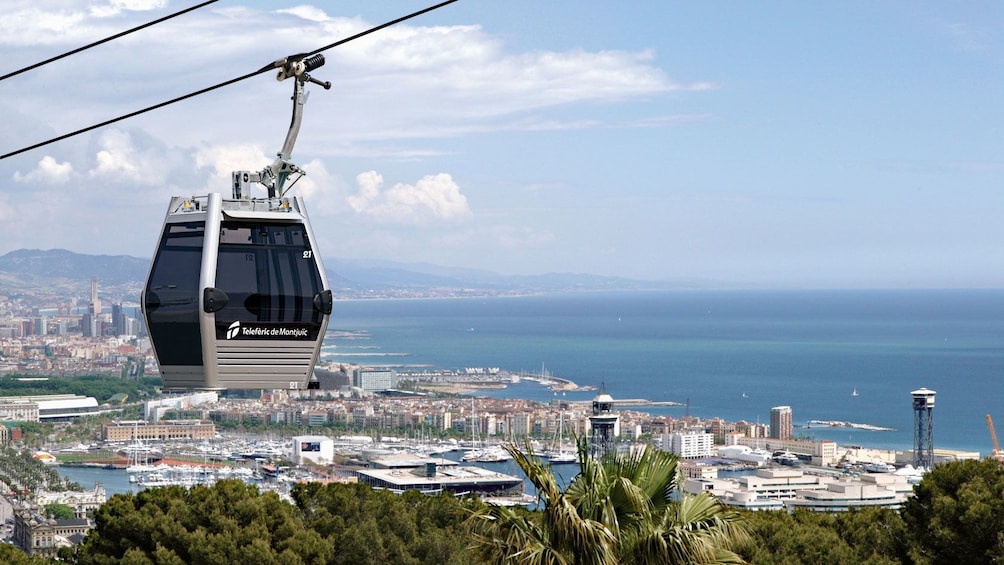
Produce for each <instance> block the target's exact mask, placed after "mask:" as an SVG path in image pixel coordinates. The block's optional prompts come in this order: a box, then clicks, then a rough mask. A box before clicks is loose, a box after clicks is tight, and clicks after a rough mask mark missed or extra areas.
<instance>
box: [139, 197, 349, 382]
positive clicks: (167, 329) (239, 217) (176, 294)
mask: <svg viewBox="0 0 1004 565" xmlns="http://www.w3.org/2000/svg"><path fill="white" fill-rule="evenodd" d="M313 242H314V236H313V233H312V232H311V230H310V223H309V221H308V218H307V213H306V211H305V209H304V207H303V202H302V200H301V199H300V198H298V197H292V198H281V199H267V200H266V199H262V200H252V199H228V200H225V199H223V198H222V197H221V195H220V194H218V193H214V194H209V195H208V196H206V197H200V198H181V197H175V198H173V199H172V200H171V203H170V205H169V207H168V211H167V216H166V218H165V220H164V230H163V233H162V235H161V238H160V242H159V244H158V246H157V250H156V254H155V256H154V260H153V262H152V264H151V267H150V273H149V276H148V277H147V281H146V286H145V288H144V290H143V296H142V304H143V311H144V315H145V316H146V322H147V327H148V329H149V333H150V339H151V341H152V342H153V347H154V351H155V353H156V356H157V362H158V364H159V365H160V373H161V378H162V380H163V382H164V387H165V388H169V389H209V390H213V389H235V388H236V389H279V388H282V389H302V388H307V387H308V382H309V380H310V376H311V373H312V371H313V367H314V364H315V363H316V361H317V356H318V354H319V352H320V348H321V342H322V340H323V339H324V332H325V329H326V327H327V321H328V315H329V314H330V313H331V304H332V297H331V291H330V290H327V279H326V277H325V273H324V268H323V266H322V265H321V260H320V256H319V254H318V253H317V251H316V249H315V248H314V247H313Z"/></svg>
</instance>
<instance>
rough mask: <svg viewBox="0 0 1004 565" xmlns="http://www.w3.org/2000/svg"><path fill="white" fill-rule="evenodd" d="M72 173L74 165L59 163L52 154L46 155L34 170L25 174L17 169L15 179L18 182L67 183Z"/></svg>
mask: <svg viewBox="0 0 1004 565" xmlns="http://www.w3.org/2000/svg"><path fill="white" fill-rule="evenodd" d="M72 175H73V165H71V164H70V163H67V162H63V163H59V162H57V161H56V159H54V158H53V157H52V156H50V155H46V156H45V157H42V160H41V161H39V162H38V166H37V167H36V168H35V169H33V170H32V171H30V172H28V173H26V174H23V175H22V174H21V173H20V172H17V171H15V172H14V180H15V181H17V182H43V183H53V184H65V183H66V182H67V181H68V180H70V177H71V176H72Z"/></svg>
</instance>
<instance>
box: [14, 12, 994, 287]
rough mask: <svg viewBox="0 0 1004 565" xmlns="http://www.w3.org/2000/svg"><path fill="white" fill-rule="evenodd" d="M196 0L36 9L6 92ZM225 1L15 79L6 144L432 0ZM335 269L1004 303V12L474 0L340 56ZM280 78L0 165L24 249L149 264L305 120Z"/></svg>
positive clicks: (317, 210)
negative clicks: (296, 115)
mask: <svg viewBox="0 0 1004 565" xmlns="http://www.w3.org/2000/svg"><path fill="white" fill-rule="evenodd" d="M195 3H197V2H196V1H194V0H193V1H192V2H185V3H180V2H178V1H175V0H172V1H170V2H168V1H167V0H117V1H111V0H98V1H88V0H33V1H30V2H29V1H25V0H10V1H8V2H5V4H4V7H3V8H2V9H0V11H2V12H4V13H3V14H2V17H0V61H3V63H2V64H0V74H4V73H6V72H9V71H11V70H14V69H17V68H20V67H22V66H24V65H28V64H30V63H33V62H36V61H39V60H42V59H45V58H48V57H51V56H53V55H56V54H59V53H62V52H64V51H67V50H69V49H72V48H75V47H77V46H80V45H82V44H85V43H88V42H90V41H94V40H97V39H100V38H103V37H106V36H108V35H111V34H113V33H116V32H118V31H121V30H123V29H127V28H129V27H132V26H134V25H137V24H139V23H142V22H145V21H150V20H153V19H156V18H157V17H161V16H163V15H166V14H168V13H170V12H173V11H177V10H180V9H182V8H185V7H187V6H191V5H193V4H195ZM433 3H434V2H430V3H423V2H415V1H411V0H408V1H404V0H401V1H391V2H380V3H374V2H362V1H352V2H346V1H339V2H314V3H304V4H295V3H291V2H290V3H287V2H278V1H268V2H242V1H239V0H220V1H219V2H217V3H215V4H213V5H211V6H210V7H207V8H202V9H200V10H198V11H196V12H193V13H191V14H187V15H184V16H181V17H179V18H176V19H174V20H171V21H170V22H167V23H163V24H160V25H158V26H156V27H154V28H151V29H149V30H145V31H143V32H139V33H137V34H134V35H132V36H129V37H128V38H127V39H123V40H119V41H116V42H114V43H112V44H108V45H105V46H101V47H98V48H95V49H92V50H90V51H88V52H86V53H82V54H79V55H76V56H74V57H72V58H69V59H66V60H64V61H61V62H57V63H53V64H51V65H47V66H45V67H42V68H39V69H37V70H34V71H31V72H30V73H26V74H23V75H19V76H17V77H13V78H10V79H7V80H5V81H2V82H0V115H3V116H4V117H5V118H4V122H5V127H4V128H2V130H0V150H2V153H7V152H8V151H13V150H16V149H19V148H21V147H23V146H25V145H30V144H32V143H35V142H38V141H42V140H44V139H47V138H50V137H53V136H56V135H60V134H62V133H66V132H68V131H72V130H75V129H78V128H81V127H85V126H88V125H91V124H92V123H96V122H100V121H103V120H105V119H108V118H111V117H115V116H118V115H120V114H123V113H127V112H131V111H134V110H137V109H139V108H142V107H145V106H148V105H151V104H155V103H157V102H160V101H163V100H165V99H168V98H172V97H175V96H179V95H182V94H186V93H188V92H190V91H193V90H197V89H200V88H204V87H206V86H209V85H212V84H216V83H218V82H221V81H223V80H227V79H230V78H234V77H236V76H240V75H243V74H244V73H247V72H251V71H253V70H255V69H257V68H259V67H260V66H262V65H263V64H265V63H267V62H269V61H272V60H275V59H277V58H280V57H282V56H284V55H287V54H292V53H296V52H301V51H309V50H313V49H316V48H317V47H320V46H322V45H326V44H328V43H331V42H333V41H336V40H338V39H341V38H343V37H346V36H348V35H351V34H352V33H356V32H358V31H361V30H363V29H366V28H368V27H372V26H374V25H377V24H380V23H383V22H384V21H387V20H390V19H393V18H396V17H399V16H401V15H404V14H407V13H410V12H413V11H416V10H419V9H421V8H424V7H426V6H429V5H431V4H433ZM326 57H327V61H328V63H327V65H326V66H325V67H323V68H321V69H319V70H318V71H316V72H315V73H314V74H315V76H317V77H319V78H321V79H323V80H330V81H332V83H333V88H332V89H331V90H330V91H324V90H322V89H320V88H317V87H312V88H310V90H311V94H310V98H309V101H308V103H307V106H306V109H305V121H304V126H303V129H302V130H301V134H300V137H299V140H298V142H297V145H296V147H295V149H294V152H293V160H294V162H296V163H297V164H299V165H300V166H301V167H303V168H304V169H306V170H307V172H308V176H307V177H306V178H305V179H303V180H302V181H300V183H298V184H297V189H298V191H299V193H300V194H301V195H303V196H304V197H305V198H306V200H307V204H308V208H309V210H310V214H311V219H312V223H313V225H314V229H315V232H316V233H317V237H318V239H319V240H320V241H319V242H318V243H319V246H320V249H321V251H322V253H323V254H324V255H325V256H327V257H332V258H345V259H365V260H390V261H400V262H411V263H431V264H436V265H442V266H451V267H469V268H479V269H488V270H492V271H495V272H499V273H504V274H537V273H546V272H582V273H593V274H602V275H619V276H625V277H631V278H639V279H652V280H672V281H688V282H689V283H692V284H695V285H701V286H711V287H723V288H737V287H738V288H916V287H927V288H944V287H955V288H964V287H984V288H985V287H992V288H1001V287H1004V261H1002V260H1001V247H1002V243H1004V222H1002V221H1001V218H1002V216H1004V127H1002V126H1004V109H1002V106H1004V105H1002V104H1001V100H1004V5H1001V4H1000V3H996V2H965V3H961V2H880V3H875V2H769V3H768V2H764V3H754V2H669V1H667V2H588V1H551V2H529V1H522V0H516V1H510V2H494V1H487V0H460V1H459V2H456V3H455V4H452V5H450V6H447V7H444V8H442V9H440V10H437V11H435V12H432V13H429V14H426V15H424V16H420V17H419V18H416V19H414V20H411V21H409V22H407V23H405V24H401V25H398V26H395V27H393V28H389V29H387V30H383V31H381V32H377V33H375V34H373V35H372V36H370V37H368V38H366V39H362V40H358V41H356V42H353V43H350V44H346V45H345V46H342V47H339V48H336V49H334V50H331V51H328V52H327V53H326ZM291 88H292V87H291V85H290V84H289V83H288V82H285V83H277V82H276V81H274V80H273V79H272V78H271V76H270V75H259V76H258V77H255V78H253V79H250V80H247V81H244V82H242V83H239V84H238V85H234V86H230V87H227V88H225V89H221V90H218V91H215V92H213V93H211V94H208V95H205V96H201V97H198V98H195V99H192V100H189V101H185V102H182V103H179V104H176V105H174V106H170V107H167V108H164V109H161V110H157V111H155V112H152V113H149V114H145V115H143V116H140V117H137V118H134V119H130V120H128V121H125V122H121V123H118V124H115V125H113V126H109V127H107V128H102V129H100V130H96V131H94V132H91V133H88V134H84V135H81V136H79V137H76V138H73V139H70V140H66V141H62V142H59V143H57V144H53V145H50V146H47V147H45V148H41V149H36V150H33V151H30V152H27V153H24V154H21V155H18V156H15V157H11V158H8V159H4V160H2V161H0V179H2V182H0V225H3V226H4V237H3V238H2V240H0V253H6V252H7V251H10V250H13V249H18V248H41V249H49V248H65V249H71V250H73V251H78V252H82V253H93V254H126V255H133V256H138V257H148V256H149V255H150V254H151V253H152V250H153V247H154V244H155V242H156V238H157V235H158V232H159V224H160V222H161V221H162V219H163V214H164V211H165V209H166V206H167V202H168V200H169V198H170V196H172V195H175V194H185V195H188V194H205V193H207V192H222V193H224V194H226V193H227V192H228V188H227V187H228V180H227V179H228V178H229V171H230V170H233V169H258V168H261V167H262V166H264V165H266V164H267V163H268V162H270V161H271V159H272V156H274V154H275V152H276V151H278V149H279V147H280V146H281V143H282V140H283V137H284V136H285V132H286V127H287V126H288V123H289V94H290V92H291Z"/></svg>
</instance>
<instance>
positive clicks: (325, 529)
mask: <svg viewBox="0 0 1004 565" xmlns="http://www.w3.org/2000/svg"><path fill="white" fill-rule="evenodd" d="M292 496H293V498H294V499H295V501H296V506H294V505H292V504H289V503H287V502H284V501H282V500H281V499H280V498H279V496H278V495H277V494H275V493H273V492H264V493H261V492H259V491H258V489H257V488H255V487H253V486H248V485H245V484H244V483H243V482H241V481H236V480H227V481H220V482H218V483H216V484H215V485H214V486H211V487H206V486H196V487H193V488H191V489H187V490H186V489H184V488H182V487H168V488H157V489H147V490H144V491H141V492H140V493H139V494H135V495H133V494H128V495H116V496H113V497H112V498H111V499H110V500H109V501H108V502H107V503H105V504H104V505H103V506H102V507H101V508H100V509H99V510H98V512H97V514H96V516H95V522H96V524H97V527H96V529H95V530H94V531H92V532H91V533H90V534H89V535H88V536H87V539H86V540H85V541H84V543H83V544H82V545H81V546H80V548H79V549H78V550H77V552H76V556H75V560H76V562H77V563H79V564H81V565H102V564H112V563H116V564H117V563H126V564H136V565H140V564H158V565H160V564H179V565H181V564H187V563H207V564H220V565H226V564H230V563H254V564H256V565H257V564H270V563H274V564H282V565H286V564H288V565H293V564H317V565H321V564H339V563H345V564H349V563H351V564H360V565H365V564H380V565H387V564H389V563H395V564H398V563H401V564H415V565H421V564H428V565H433V564H435V565H440V564H446V565H449V564H457V565H459V564H461V563H470V556H469V554H468V553H467V550H466V546H467V537H466V534H465V532H464V531H463V521H464V519H465V518H466V517H467V515H468V514H469V511H468V507H470V506H471V505H475V506H477V505H480V502H478V501H476V500H468V501H459V500H457V499H455V498H453V497H452V496H449V495H443V496H438V497H430V496H425V495H422V494H421V493H418V492H411V493H406V494H404V495H401V496H398V495H395V494H393V493H391V492H388V491H376V490H372V489H371V488H369V487H368V486H365V485H358V484H328V485H322V484H320V483H311V484H306V485H298V486H296V487H295V488H294V491H293V495H292Z"/></svg>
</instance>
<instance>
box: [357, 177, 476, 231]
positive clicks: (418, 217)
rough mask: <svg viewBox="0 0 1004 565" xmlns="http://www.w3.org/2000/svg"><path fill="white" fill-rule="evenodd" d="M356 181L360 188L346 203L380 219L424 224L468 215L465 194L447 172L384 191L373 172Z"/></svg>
mask: <svg viewBox="0 0 1004 565" xmlns="http://www.w3.org/2000/svg"><path fill="white" fill-rule="evenodd" d="M356 181H357V182H358V184H359V191H358V192H357V193H356V194H355V195H352V196H349V197H348V199H347V201H348V203H349V206H351V207H352V209H353V210H355V211H356V212H357V213H360V214H365V215H368V216H372V217H374V218H376V219H378V220H381V221H385V222H407V223H425V222H428V221H431V220H458V219H464V218H467V217H469V216H470V215H471V210H470V207H468V205H467V197H466V196H464V195H463V194H461V193H460V187H459V186H458V185H457V183H456V182H454V180H453V177H452V176H450V175H449V174H446V173H440V174H438V175H429V176H426V177H423V178H422V179H420V180H419V181H418V182H417V183H415V184H414V185H409V184H403V183H399V184H396V185H394V186H393V187H391V188H389V189H386V190H384V189H383V177H382V176H381V175H380V174H378V173H377V172H376V171H368V172H365V173H362V174H360V175H358V176H357V177H356Z"/></svg>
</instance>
